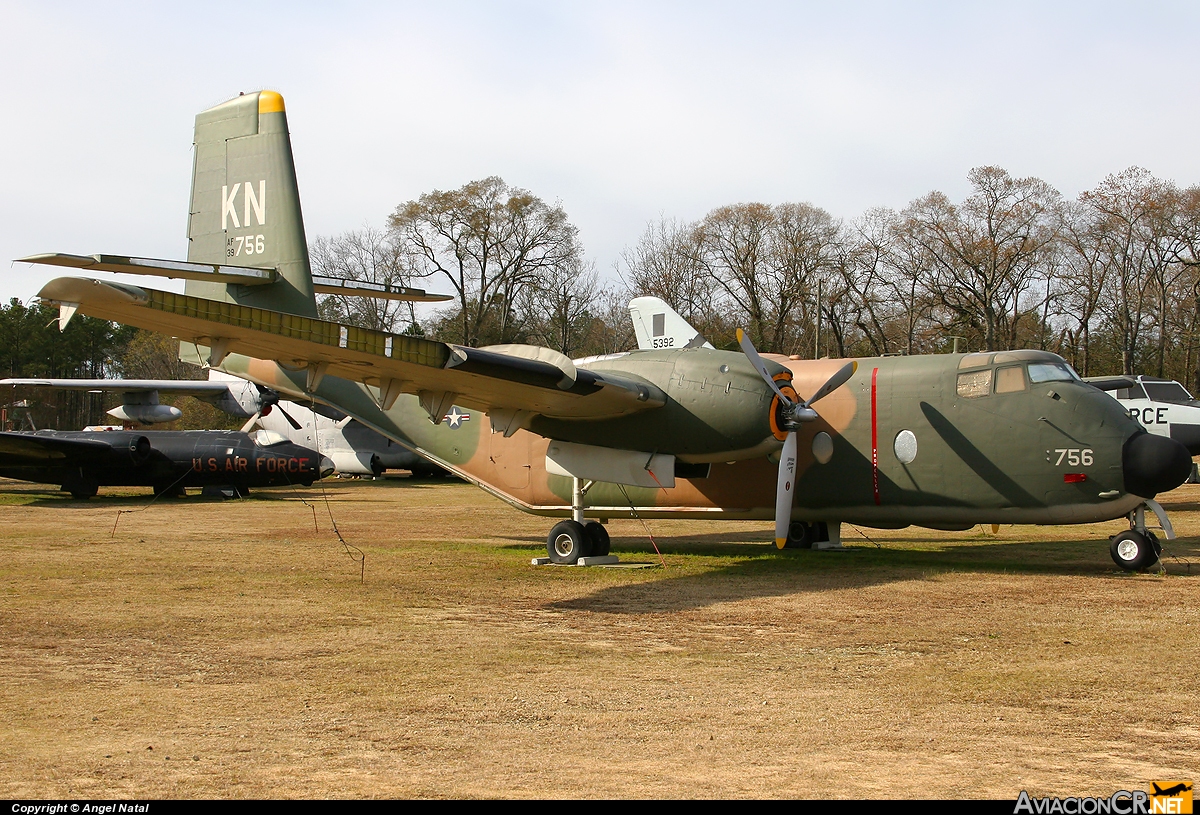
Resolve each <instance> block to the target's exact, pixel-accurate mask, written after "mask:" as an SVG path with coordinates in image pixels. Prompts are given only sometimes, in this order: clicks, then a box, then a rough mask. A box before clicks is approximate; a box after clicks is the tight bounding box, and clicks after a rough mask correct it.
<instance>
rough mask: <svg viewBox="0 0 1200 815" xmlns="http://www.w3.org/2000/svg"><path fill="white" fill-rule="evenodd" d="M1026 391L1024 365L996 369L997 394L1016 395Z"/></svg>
mask: <svg viewBox="0 0 1200 815" xmlns="http://www.w3.org/2000/svg"><path fill="white" fill-rule="evenodd" d="M1023 390H1025V370H1024V366H1022V365H1014V366H1012V367H1009V368H997V369H996V393H1016V392H1017V391H1023Z"/></svg>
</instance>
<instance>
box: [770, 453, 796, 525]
mask: <svg viewBox="0 0 1200 815" xmlns="http://www.w3.org/2000/svg"><path fill="white" fill-rule="evenodd" d="M795 488H796V431H794V430H793V431H792V432H791V433H788V434H787V439H785V440H784V442H783V452H782V453H780V455H779V479H778V481H776V484H775V545H776V546H777V547H779V548H780V549H782V548H783V547H784V546H785V545H786V544H787V537H788V527H789V526H791V525H792V492H793V491H794V490H795Z"/></svg>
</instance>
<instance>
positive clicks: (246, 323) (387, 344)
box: [38, 277, 666, 419]
mask: <svg viewBox="0 0 1200 815" xmlns="http://www.w3.org/2000/svg"><path fill="white" fill-rule="evenodd" d="M38 297H39V298H41V299H42V300H45V301H49V302H55V303H59V304H70V305H75V304H77V305H78V309H79V311H81V312H83V313H84V314H88V315H90V316H93V317H99V318H101V319H105V320H113V321H115V322H119V323H125V324H128V325H133V326H137V327H139V328H145V329H148V330H151V331H157V332H160V333H163V334H167V335H170V336H172V337H177V338H179V339H181V340H184V341H187V342H193V343H196V344H197V345H204V346H208V347H210V348H219V349H220V350H221V354H222V355H223V354H224V353H230V352H236V353H240V354H245V355H247V356H252V357H258V358H261V359H273V360H276V361H278V362H279V363H280V364H281V365H283V366H284V367H291V368H292V369H293V370H298V369H302V368H308V369H309V371H310V378H311V377H312V376H313V375H314V374H315V376H317V377H319V376H323V375H326V374H328V375H333V376H338V377H341V378H343V379H349V380H352V381H356V382H364V383H367V384H368V385H373V386H375V387H377V388H380V389H382V390H393V389H395V388H397V387H398V388H399V390H400V392H406V393H418V392H424V393H443V394H457V398H456V399H455V402H456V403H457V404H461V405H463V406H465V407H475V408H479V409H481V410H488V409H491V408H509V409H516V410H526V411H530V412H533V413H538V414H542V415H545V416H553V417H556V418H571V419H604V418H611V417H613V416H622V415H626V414H629V413H634V412H637V411H641V410H647V409H652V408H656V407H661V406H662V405H663V404H665V402H666V396H665V395H664V394H663V393H662V391H660V390H659V389H658V388H657V387H655V386H654V385H653V384H651V383H649V382H646V381H644V380H639V379H638V378H637V377H633V376H630V375H621V376H614V375H611V374H608V373H604V374H600V373H596V372H592V371H585V370H582V369H580V370H578V371H576V372H575V373H576V376H575V377H574V379H573V381H570V382H569V383H567V382H565V379H566V377H565V376H564V374H565V372H564V370H563V369H562V367H560V366H558V365H555V364H554V363H553V362H548V361H546V360H545V359H536V358H529V357H528V356H517V355H514V354H509V353H500V352H498V351H494V350H493V351H489V350H485V349H479V348H465V347H462V346H451V345H447V344H446V343H441V342H434V341H432V340H427V339H424V338H421V337H411V336H405V335H399V334H389V333H387V332H383V331H374V330H371V329H365V328H358V327H355V326H344V325H338V324H337V323H331V322H327V321H325V320H318V319H316V318H313V317H302V316H299V315H295V314H285V313H283V312H278V311H270V310H267V309H261V308H254V307H252V306H244V305H240V304H238V303H228V302H221V301H216V300H205V299H202V298H198V297H191V296H188V295H185V294H178V293H175V292H164V291H158V290H155V289H144V288H140V287H137V286H129V285H125V284H122V283H107V282H102V281H99V280H91V279H88V278H70V277H60V278H57V279H55V280H52V281H50V282H49V283H47V284H46V285H45V286H44V287H43V288H42V290H41V292H39V293H38ZM573 367H574V366H572V368H573ZM397 382H399V383H400V385H399V386H397V385H396V384H395V383H397ZM564 384H565V385H567V386H566V387H563V386H564Z"/></svg>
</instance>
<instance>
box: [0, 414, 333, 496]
mask: <svg viewBox="0 0 1200 815" xmlns="http://www.w3.org/2000/svg"><path fill="white" fill-rule="evenodd" d="M332 472H333V463H332V462H331V461H330V460H329V459H327V458H323V457H322V456H320V455H318V454H317V453H316V452H315V451H313V450H310V449H308V448H306V447H301V446H300V445H298V444H292V443H291V442H289V441H288V440H287V439H285V438H283V437H281V436H279V435H277V434H274V433H271V432H270V431H265V430H264V431H259V432H258V433H256V434H254V436H250V435H249V434H246V433H238V432H233V431H222V430H151V431H146V432H141V433H139V432H136V431H129V430H101V431H73V432H72V431H57V430H39V431H37V432H34V433H0V476H2V477H4V478H15V479H18V480H20V481H34V482H37V483H42V484H61V485H62V489H63V491H65V492H69V493H71V495H72V496H74V497H75V498H78V499H85V498H91V497H92V496H93V495H95V494H96V492H97V491H98V490H99V488H100V487H108V486H123V487H131V486H132V487H153V488H154V492H155V494H156V495H161V494H168V495H182V494H183V491H184V488H186V487H204V486H210V485H211V486H231V487H233V488H235V489H236V490H237V491H238V492H240V493H245V492H246V491H248V490H249V489H251V488H253V487H275V486H285V485H287V484H302V485H304V486H311V485H312V483H313V482H314V481H316V480H317V479H319V478H322V477H323V476H326V475H329V474H330V473H332Z"/></svg>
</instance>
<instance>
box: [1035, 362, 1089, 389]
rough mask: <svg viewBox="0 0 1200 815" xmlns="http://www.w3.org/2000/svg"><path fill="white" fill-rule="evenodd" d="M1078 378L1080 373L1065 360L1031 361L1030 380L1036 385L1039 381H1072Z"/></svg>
mask: <svg viewBox="0 0 1200 815" xmlns="http://www.w3.org/2000/svg"><path fill="white" fill-rule="evenodd" d="M1077 379H1079V374H1077V373H1075V371H1073V370H1071V366H1070V365H1068V364H1066V363H1065V362H1031V363H1029V381H1030V382H1032V383H1034V384H1035V385H1036V384H1037V383H1039V382H1071V381H1074V380H1077Z"/></svg>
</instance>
